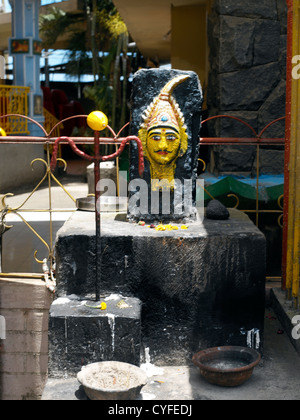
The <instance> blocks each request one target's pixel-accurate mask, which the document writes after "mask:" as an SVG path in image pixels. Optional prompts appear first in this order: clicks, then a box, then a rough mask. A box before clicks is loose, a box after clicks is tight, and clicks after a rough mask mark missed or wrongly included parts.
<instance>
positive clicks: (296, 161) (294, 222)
mask: <svg viewBox="0 0 300 420" xmlns="http://www.w3.org/2000/svg"><path fill="white" fill-rule="evenodd" d="M290 3H291V4H292V6H293V13H292V15H291V16H292V27H291V28H289V30H290V31H291V33H292V57H298V55H299V53H300V40H299V35H300V0H294V1H293V2H290ZM288 87H290V89H291V99H290V101H291V103H290V110H289V113H290V118H289V124H288V128H289V130H290V138H289V158H288V174H289V176H288V178H289V181H288V182H289V184H288V191H289V192H288V196H289V200H288V223H287V249H286V288H287V291H288V295H289V297H292V298H293V299H294V301H295V306H296V307H298V303H299V289H300V283H299V277H300V261H299V258H300V187H299V184H300V144H299V142H300V114H299V107H300V79H299V78H298V77H294V76H293V77H291V79H290V80H288Z"/></svg>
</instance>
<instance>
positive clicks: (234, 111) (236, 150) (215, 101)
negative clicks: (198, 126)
mask: <svg viewBox="0 0 300 420" xmlns="http://www.w3.org/2000/svg"><path fill="white" fill-rule="evenodd" d="M286 42H287V6H286V2H285V0H266V1H259V0H253V1H251V2H245V1H242V0H215V1H214V2H213V6H212V10H211V13H210V15H209V19H208V45H209V47H210V53H209V63H210V71H209V83H208V91H207V105H208V110H209V116H214V115H222V114H226V115H231V116H234V117H238V118H241V119H242V120H244V121H245V122H247V123H249V124H250V125H251V126H252V127H253V128H254V129H255V131H256V132H257V133H259V132H260V131H261V130H262V129H263V128H264V127H265V126H266V125H267V124H269V123H270V122H271V121H273V120H275V119H277V118H280V117H283V116H284V115H285V86H286ZM208 130H209V135H210V136H217V137H252V136H253V133H252V131H251V130H250V129H249V128H247V127H246V126H245V125H243V124H241V123H239V122H236V121H234V120H232V119H227V118H226V119H223V118H222V119H218V120H213V122H212V123H210V124H209V126H208ZM264 137H284V121H281V122H279V123H276V124H274V125H272V126H271V127H270V128H269V129H268V130H267V131H266V133H265V135H264ZM271 149H272V150H274V149H275V150H277V151H278V149H279V150H280V147H279V148H278V147H275V148H274V147H272V148H271ZM281 149H282V148H281ZM268 150H270V146H269V147H266V148H265V151H264V148H262V153H261V155H260V166H261V173H278V170H279V171H280V172H283V164H284V157H283V150H280V152H279V153H278V152H276V153H269V152H268ZM270 156H271V165H270ZM255 158H256V147H255V146H253V147H252V146H250V147H248V146H246V147H245V146H216V147H213V148H212V150H211V161H210V170H211V171H214V172H218V173H230V172H244V173H245V174H250V175H251V174H252V175H253V173H255V167H254V165H255V160H256V159H255ZM274 159H275V161H274ZM272 162H274V165H272Z"/></svg>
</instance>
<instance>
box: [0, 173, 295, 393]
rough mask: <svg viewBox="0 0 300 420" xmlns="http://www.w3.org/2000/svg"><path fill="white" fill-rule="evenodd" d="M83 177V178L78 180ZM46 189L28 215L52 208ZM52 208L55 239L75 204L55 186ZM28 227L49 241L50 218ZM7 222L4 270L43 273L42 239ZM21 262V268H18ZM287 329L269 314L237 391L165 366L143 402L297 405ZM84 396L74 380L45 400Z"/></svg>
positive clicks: (16, 221) (69, 182)
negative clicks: (252, 364) (260, 345)
mask: <svg viewBox="0 0 300 420" xmlns="http://www.w3.org/2000/svg"><path fill="white" fill-rule="evenodd" d="M80 170H81V172H79V173H78V172H76V170H75V172H73V174H71V175H74V176H73V177H72V176H71V177H69V178H66V179H65V180H64V181H66V182H64V185H65V186H66V188H67V190H68V191H69V192H70V193H71V194H72V195H73V196H74V197H75V198H79V197H83V196H86V195H87V190H88V187H87V184H86V183H84V182H82V181H83V179H82V176H83V175H84V170H85V168H80ZM78 176H79V178H78ZM27 196H28V191H18V192H17V193H16V195H15V196H14V197H12V198H9V199H7V202H8V203H9V204H10V206H12V207H15V206H18V205H20V203H22V202H23V201H24V200H25V198H26V197H27ZM48 198H49V196H48V190H47V188H41V189H40V190H39V191H37V192H36V193H35V194H34V195H33V196H32V197H31V198H30V200H29V201H28V202H27V203H26V205H25V206H24V207H26V208H27V210H32V209H36V208H44V209H47V208H48ZM52 206H53V207H54V208H56V209H57V210H59V211H58V212H56V213H54V214H53V220H54V223H53V238H55V234H56V231H57V230H58V229H59V228H60V226H62V224H63V223H64V221H65V220H66V219H67V218H68V217H69V215H70V212H63V211H61V210H62V209H63V208H64V209H65V208H67V209H69V210H70V211H73V210H74V209H75V204H74V202H73V201H72V200H71V199H70V198H69V197H68V196H67V195H66V193H65V192H64V191H63V190H62V189H61V188H60V187H54V190H53V193H52ZM22 215H23V216H24V217H25V218H26V220H27V221H28V223H30V224H31V225H32V227H33V228H34V229H36V231H37V232H38V233H39V235H40V236H41V237H43V238H45V240H46V242H48V241H49V213H48V212H42V213H34V212H27V213H22ZM7 223H8V224H13V225H14V227H13V228H12V229H10V230H9V231H8V232H6V233H5V234H4V237H3V269H2V271H7V272H18V271H19V272H41V268H40V265H39V264H37V263H36V262H35V261H34V258H33V253H34V251H35V250H37V257H38V258H39V259H42V258H44V255H46V254H47V249H45V245H44V244H43V243H42V242H41V241H40V239H38V238H37V237H36V236H35V235H34V234H33V233H32V231H31V230H30V228H28V226H25V225H24V223H23V222H22V221H20V218H19V216H16V215H12V214H11V215H9V216H8V217H7ZM16 261H17V263H16ZM280 329H283V327H282V325H281V324H280V322H279V320H278V319H277V317H276V315H274V313H273V310H272V309H269V308H267V309H266V318H265V351H264V357H263V359H262V361H261V362H260V364H259V366H258V367H256V368H255V370H254V373H253V375H252V377H251V378H250V380H249V381H248V382H246V383H245V384H244V385H242V386H240V387H237V388H223V387H218V386H214V385H211V384H209V383H207V382H206V381H205V380H204V379H203V378H201V376H200V374H199V371H198V368H196V367H195V366H193V365H191V366H168V367H162V369H163V373H162V374H160V375H156V376H152V377H149V381H148V384H147V385H146V386H145V387H144V388H143V392H142V394H141V399H143V400H153V401H155V400H240V399H243V400H299V399H300V393H299V389H300V356H299V353H297V352H296V350H295V349H294V347H293V346H292V344H291V342H290V340H289V338H288V335H287V333H286V331H284V333H283V334H278V330H280ZM85 398H86V397H85V394H84V392H83V390H82V388H81V387H80V386H79V384H78V382H77V380H76V379H74V378H73V379H65V380H52V379H49V380H48V383H47V386H46V388H45V392H44V396H43V399H51V400H59V399H63V400H65V399H70V400H78V399H79V400H80V399H85Z"/></svg>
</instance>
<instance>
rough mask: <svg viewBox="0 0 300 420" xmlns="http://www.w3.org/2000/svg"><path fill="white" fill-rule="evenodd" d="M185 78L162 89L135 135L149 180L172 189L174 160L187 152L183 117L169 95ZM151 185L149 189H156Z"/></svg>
mask: <svg viewBox="0 0 300 420" xmlns="http://www.w3.org/2000/svg"><path fill="white" fill-rule="evenodd" d="M188 77H189V76H186V75H183V76H178V77H176V78H174V79H172V80H170V81H169V82H168V83H167V84H166V85H165V86H164V88H163V89H162V90H161V92H160V94H159V95H158V96H157V97H156V98H154V100H153V102H152V103H151V104H150V105H149V106H148V108H147V110H146V111H145V113H144V115H143V120H144V121H143V123H142V125H141V127H140V129H139V132H138V135H139V138H140V139H141V142H142V145H143V151H144V156H145V158H146V159H148V161H149V163H150V171H151V180H166V181H167V182H168V183H169V185H170V186H171V188H173V186H174V175H175V168H176V160H177V158H179V157H181V156H183V155H184V154H185V153H186V151H187V147H188V136H187V132H186V126H185V124H184V118H183V115H182V112H181V110H180V109H179V106H178V104H177V103H176V101H175V100H174V99H173V98H172V92H173V89H174V88H175V87H176V86H178V84H180V83H183V82H184V81H185V80H186V79H187V78H188ZM153 185H154V184H153ZM153 185H152V189H155V188H156V187H154V186H153Z"/></svg>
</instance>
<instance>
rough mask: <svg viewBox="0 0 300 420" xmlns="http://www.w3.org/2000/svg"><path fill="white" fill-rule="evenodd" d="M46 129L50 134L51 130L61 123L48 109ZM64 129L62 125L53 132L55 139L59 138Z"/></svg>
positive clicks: (45, 116) (45, 122)
mask: <svg viewBox="0 0 300 420" xmlns="http://www.w3.org/2000/svg"><path fill="white" fill-rule="evenodd" d="M44 118H45V121H44V129H45V130H46V131H47V133H50V131H51V129H52V128H53V127H55V126H56V124H57V123H58V122H59V121H58V119H57V118H56V117H55V116H54V115H52V114H51V112H49V111H47V109H46V108H44ZM62 128H64V126H63V124H60V125H59V126H58V127H56V129H55V130H54V131H53V132H52V136H53V137H59V136H60V130H61V129H62Z"/></svg>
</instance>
